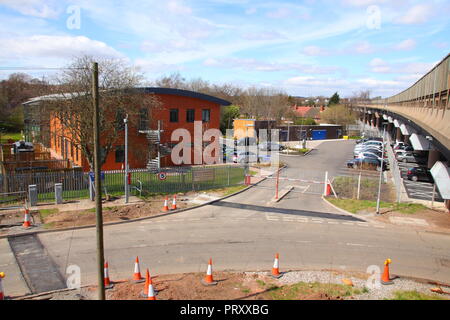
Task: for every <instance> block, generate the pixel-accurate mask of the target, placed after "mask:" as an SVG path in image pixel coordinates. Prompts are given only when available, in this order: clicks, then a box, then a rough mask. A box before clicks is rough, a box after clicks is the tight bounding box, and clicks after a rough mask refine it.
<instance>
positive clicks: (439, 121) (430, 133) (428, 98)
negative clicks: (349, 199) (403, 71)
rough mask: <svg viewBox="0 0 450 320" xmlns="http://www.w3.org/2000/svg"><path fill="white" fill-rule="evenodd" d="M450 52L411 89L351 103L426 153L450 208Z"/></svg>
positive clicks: (378, 125) (395, 136) (397, 137)
mask: <svg viewBox="0 0 450 320" xmlns="http://www.w3.org/2000/svg"><path fill="white" fill-rule="evenodd" d="M449 88H450V54H449V55H447V56H446V57H445V58H444V59H443V60H442V61H441V62H440V63H438V64H437V65H436V66H435V67H434V68H433V69H432V70H430V71H429V72H428V73H427V74H425V75H424V76H423V77H422V78H421V79H419V80H418V81H417V82H416V83H414V84H413V85H412V86H411V87H409V88H408V89H406V90H404V91H402V92H400V93H398V94H396V95H394V96H392V97H389V98H384V99H374V100H371V101H370V102H365V103H358V104H355V105H351V107H352V108H353V109H354V110H356V111H358V112H359V113H360V118H361V120H362V121H363V122H364V123H365V124H368V125H369V126H371V127H372V128H378V129H380V131H381V130H382V124H383V122H384V123H385V124H387V125H386V130H387V132H388V133H390V134H391V135H392V137H393V139H394V140H396V141H403V142H407V143H409V144H411V145H412V147H413V148H414V150H416V151H420V152H424V153H426V156H427V157H428V168H429V169H431V173H432V175H433V177H434V180H435V183H436V185H437V187H438V188H439V190H440V192H441V194H442V196H443V198H444V199H445V200H447V201H446V205H447V207H448V208H449V210H450V201H449V199H450V181H449V180H450V179H449V172H450V169H449V165H450V125H449V124H450V102H449V97H450V89H449Z"/></svg>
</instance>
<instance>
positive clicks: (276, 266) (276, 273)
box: [272, 253, 282, 279]
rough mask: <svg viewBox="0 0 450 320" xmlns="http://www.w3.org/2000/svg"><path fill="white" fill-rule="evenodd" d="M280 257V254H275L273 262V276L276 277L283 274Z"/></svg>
mask: <svg viewBox="0 0 450 320" xmlns="http://www.w3.org/2000/svg"><path fill="white" fill-rule="evenodd" d="M279 258H280V255H279V254H278V253H277V254H276V255H275V260H274V262H273V268H272V277H274V278H277V279H278V278H280V277H281V276H282V274H281V273H280V267H279V261H278V260H279Z"/></svg>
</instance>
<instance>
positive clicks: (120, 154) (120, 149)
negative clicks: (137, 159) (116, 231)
mask: <svg viewBox="0 0 450 320" xmlns="http://www.w3.org/2000/svg"><path fill="white" fill-rule="evenodd" d="M121 162H125V147H124V146H117V147H116V163H121Z"/></svg>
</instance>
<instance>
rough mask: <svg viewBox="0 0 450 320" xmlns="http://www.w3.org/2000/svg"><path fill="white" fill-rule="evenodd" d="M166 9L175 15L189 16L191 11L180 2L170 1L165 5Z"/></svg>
mask: <svg viewBox="0 0 450 320" xmlns="http://www.w3.org/2000/svg"><path fill="white" fill-rule="evenodd" d="M167 8H168V9H169V11H170V12H173V13H176V14H191V13H192V9H191V8H190V7H188V6H186V5H184V4H183V3H182V2H180V1H176V0H171V1H169V2H168V3H167Z"/></svg>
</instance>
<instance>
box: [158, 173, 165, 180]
mask: <svg viewBox="0 0 450 320" xmlns="http://www.w3.org/2000/svg"><path fill="white" fill-rule="evenodd" d="M166 178H167V174H166V173H165V172H160V173H158V179H159V180H166Z"/></svg>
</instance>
